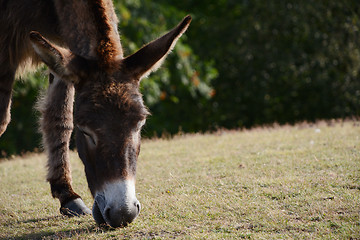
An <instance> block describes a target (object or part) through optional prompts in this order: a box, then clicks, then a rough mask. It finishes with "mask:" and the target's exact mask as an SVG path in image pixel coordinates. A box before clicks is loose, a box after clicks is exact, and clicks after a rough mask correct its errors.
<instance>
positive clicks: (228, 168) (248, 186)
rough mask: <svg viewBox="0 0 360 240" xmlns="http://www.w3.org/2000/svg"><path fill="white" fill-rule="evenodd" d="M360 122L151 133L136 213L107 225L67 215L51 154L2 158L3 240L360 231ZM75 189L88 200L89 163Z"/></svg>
mask: <svg viewBox="0 0 360 240" xmlns="http://www.w3.org/2000/svg"><path fill="white" fill-rule="evenodd" d="M359 125H360V123H359V122H355V121H346V122H342V121H337V122H335V121H332V122H331V121H330V122H319V123H317V124H305V123H303V124H297V125H295V126H281V127H280V126H271V127H264V128H255V129H252V130H242V131H218V132H217V133H213V134H191V135H182V136H176V137H174V138H173V139H170V140H169V139H156V140H154V139H153V140H145V141H143V144H142V149H141V154H140V158H139V161H138V172H137V187H136V188H137V189H136V190H137V197H138V199H139V201H140V202H141V204H142V211H141V213H140V215H139V217H138V218H137V219H136V220H135V221H134V222H133V223H132V224H131V225H129V226H128V227H127V228H123V229H103V228H99V227H97V226H96V224H95V221H94V220H93V219H92V217H91V216H86V217H75V218H67V217H63V216H61V215H60V214H59V203H58V201H57V200H55V199H53V198H52V197H51V194H50V187H49V185H48V183H47V182H46V181H45V176H46V168H45V164H46V158H45V155H43V154H29V155H26V156H23V157H14V158H13V159H11V160H3V161H1V162H0V182H1V189H0V239H62V238H72V239H169V238H170V239H171V238H176V239H239V238H245V239H309V238H311V239H360V218H359V213H360V145H359V143H360V126H359ZM71 161H72V170H73V185H74V189H75V190H76V191H77V192H78V193H79V194H80V195H82V196H83V199H84V201H85V203H86V204H87V205H88V206H89V207H91V206H92V201H93V200H92V198H91V195H90V193H89V191H88V188H87V183H86V179H85V176H84V171H83V165H82V163H81V161H80V160H79V158H78V157H77V154H76V153H75V152H73V153H71Z"/></svg>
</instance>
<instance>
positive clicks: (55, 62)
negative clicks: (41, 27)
mask: <svg viewBox="0 0 360 240" xmlns="http://www.w3.org/2000/svg"><path fill="white" fill-rule="evenodd" d="M30 40H31V44H32V46H33V48H34V50H35V52H36V53H37V55H38V56H39V57H40V58H41V60H42V61H43V62H44V63H45V64H46V65H47V66H48V67H49V68H50V69H51V70H53V71H54V72H55V73H56V74H58V75H59V76H64V75H67V74H68V73H67V69H66V60H65V59H66V57H68V56H70V52H69V51H68V50H66V49H63V48H60V47H55V46H54V45H52V44H51V43H50V42H48V41H47V40H46V39H45V38H44V37H43V36H42V35H41V34H40V33H38V32H35V31H33V32H30Z"/></svg>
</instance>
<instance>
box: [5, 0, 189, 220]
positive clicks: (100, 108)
mask: <svg viewBox="0 0 360 240" xmlns="http://www.w3.org/2000/svg"><path fill="white" fill-rule="evenodd" d="M190 22H191V17H190V16H187V17H185V18H184V19H183V20H182V21H181V22H180V23H179V25H178V26H176V27H175V28H174V29H172V30H171V31H169V32H168V33H167V34H165V35H164V36H162V37H160V38H158V39H157V40H154V41H153V42H151V43H149V44H147V45H145V46H144V47H142V48H141V49H140V50H138V51H137V52H136V53H134V54H132V55H130V56H127V57H124V56H123V50H122V47H121V43H120V37H119V33H118V30H117V24H118V19H117V16H116V14H115V11H114V7H113V3H112V0H77V1H72V0H0V46H1V47H0V136H1V135H2V134H3V133H4V131H5V129H6V127H7V125H8V124H9V122H10V105H11V95H12V86H13V83H14V78H15V74H16V73H19V72H20V70H21V69H23V67H24V66H25V65H27V64H30V65H33V66H34V65H35V66H36V65H37V64H39V63H41V62H44V63H45V64H46V65H47V66H48V68H49V70H50V73H49V87H48V90H47V93H46V96H45V97H44V98H43V99H42V101H41V102H40V104H39V106H40V107H39V109H40V112H41V115H42V117H41V119H40V128H41V131H42V134H43V145H44V148H45V150H46V152H47V158H48V163H47V166H48V174H47V181H48V182H49V183H50V187H51V193H52V196H53V197H54V198H58V199H59V201H60V205H61V207H60V212H61V213H62V214H64V215H70V216H71V215H83V214H91V211H90V209H89V208H87V207H86V206H85V204H84V202H83V201H82V199H81V197H80V196H79V195H78V194H76V193H75V192H74V190H73V189H72V186H71V171H70V163H69V140H70V136H71V134H72V131H73V129H74V128H75V131H76V145H77V149H78V154H79V157H80V158H81V160H82V162H83V163H84V166H85V173H86V178H87V182H88V186H89V189H90V191H91V194H92V196H93V197H94V204H93V208H92V214H93V217H94V219H95V221H96V222H97V224H99V225H101V224H107V225H110V226H112V227H122V226H126V225H127V224H129V223H131V222H132V221H133V220H134V219H135V218H136V217H137V216H138V214H139V212H140V203H139V201H138V200H137V198H136V196H135V173H136V162H137V158H138V155H139V151H140V130H141V128H142V126H143V125H144V124H145V120H146V117H147V115H148V110H147V108H146V107H145V106H144V103H143V100H142V95H141V94H140V92H139V83H140V80H141V79H142V78H144V77H145V76H147V75H148V74H149V73H150V72H151V71H154V70H156V69H157V68H158V67H159V65H160V64H161V63H162V61H163V59H164V58H165V57H166V55H167V54H168V53H169V52H170V51H171V49H172V48H173V47H174V45H175V43H176V41H177V40H178V38H179V37H180V36H181V35H182V34H183V33H184V32H185V31H186V29H187V28H188V26H189V24H190ZM74 102H75V104H74Z"/></svg>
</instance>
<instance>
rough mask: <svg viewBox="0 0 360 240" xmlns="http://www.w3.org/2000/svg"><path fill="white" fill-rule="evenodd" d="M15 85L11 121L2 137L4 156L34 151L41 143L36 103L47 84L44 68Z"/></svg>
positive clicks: (0, 142)
mask: <svg viewBox="0 0 360 240" xmlns="http://www.w3.org/2000/svg"><path fill="white" fill-rule="evenodd" d="M25 79H26V80H25ZM14 85H15V86H14V91H13V99H12V108H11V122H10V124H9V126H8V128H7V130H6V132H5V133H4V134H3V135H2V136H1V138H0V149H1V153H0V155H1V156H3V157H6V156H9V155H11V154H14V153H21V152H26V151H33V150H34V149H35V148H38V147H39V146H40V143H41V139H40V137H41V135H40V133H39V131H38V123H37V121H38V117H39V114H38V113H37V112H36V111H35V109H34V104H35V102H36V100H37V97H38V95H39V91H41V89H44V88H45V87H46V85H47V81H46V76H45V73H44V69H41V70H39V71H38V72H36V73H34V74H29V75H27V76H26V77H25V78H24V79H19V80H17V81H16V82H15V84H14Z"/></svg>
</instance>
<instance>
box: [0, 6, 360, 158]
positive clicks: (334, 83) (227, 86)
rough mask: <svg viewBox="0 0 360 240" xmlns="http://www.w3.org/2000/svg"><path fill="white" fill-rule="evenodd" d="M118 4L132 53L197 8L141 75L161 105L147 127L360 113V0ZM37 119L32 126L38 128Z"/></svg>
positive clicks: (205, 126)
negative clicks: (161, 59) (158, 62)
mask: <svg viewBox="0 0 360 240" xmlns="http://www.w3.org/2000/svg"><path fill="white" fill-rule="evenodd" d="M114 5H115V7H116V10H117V13H118V16H119V19H120V24H119V30H120V33H121V40H122V44H123V47H124V51H125V55H129V54H131V53H133V52H135V51H136V50H137V49H139V48H140V47H141V46H143V45H144V44H146V43H147V42H149V41H152V40H153V39H155V38H157V37H159V36H161V34H163V33H165V32H166V31H167V30H169V29H171V28H172V27H173V26H175V25H176V24H177V23H178V22H179V21H180V20H181V19H182V18H183V17H184V16H185V15H187V14H191V15H192V17H193V21H192V23H191V25H190V28H189V29H188V31H187V32H186V34H185V35H184V36H183V37H182V38H181V39H180V40H179V42H178V44H177V45H176V47H175V49H174V50H173V52H172V53H171V54H170V56H169V57H168V58H167V60H166V61H165V63H164V65H163V66H162V67H161V68H160V69H159V70H158V71H157V72H156V73H154V74H151V75H150V76H149V77H148V78H147V79H144V80H143V81H142V83H141V91H142V93H143V95H144V100H145V103H146V105H147V106H148V107H149V109H150V111H151V112H152V116H150V118H149V120H148V122H147V125H146V127H145V131H144V134H145V135H147V136H152V135H154V134H155V135H160V134H161V133H162V132H167V133H171V134H172V133H176V132H178V131H179V130H181V131H185V132H196V131H206V130H213V129H216V128H218V127H225V128H239V127H240V128H242V127H251V126H254V125H260V124H265V123H271V122H279V123H287V122H289V123H294V122H296V121H301V120H310V121H313V120H316V119H330V118H345V117H352V116H357V115H359V113H360V98H359V97H360V81H359V73H360V45H359V39H360V34H359V29H360V19H359V15H360V5H359V4H358V1H357V0H344V1H314V0H304V1H300V2H299V1H293V0H287V1H282V2H276V1H264V0H254V1H247V0H241V1H239V0H226V1H225V0H219V1H210V2H209V1H204V0H199V1H196V2H194V1H190V0H183V1H178V2H175V1H167V0H158V1H150V0H125V1H114ZM39 81H40V82H41V81H43V80H39ZM18 85H19V86H18ZM30 85H31V84H30ZM39 85H42V84H39ZM33 86H34V87H37V86H35V85H33ZM18 88H19V89H27V90H26V91H29V95H26V96H25V95H24V98H26V100H25V99H21V98H18V97H20V96H15V98H14V103H15V102H17V101H21V102H25V103H26V104H29V106H27V107H24V109H27V110H22V108H16V106H15V108H14V109H13V111H12V112H13V121H17V122H18V123H12V124H13V125H11V126H10V129H9V130H8V131H10V133H9V132H8V133H6V135H5V136H3V137H2V138H1V139H0V146H1V150H5V151H10V150H7V148H6V147H4V145H6V146H9V147H10V148H11V149H14V150H11V151H10V152H12V151H15V149H16V151H21V150H22V149H31V148H28V147H25V145H26V144H25V143H24V144H23V145H24V146H21V145H18V146H16V147H14V146H13V144H12V143H13V142H15V139H20V138H23V137H25V135H24V134H25V132H17V131H18V130H16V129H19V128H20V127H19V126H25V125H24V124H23V123H22V121H28V122H29V121H30V119H28V118H29V117H30V116H34V114H33V112H31V110H30V104H32V103H31V102H32V101H33V100H34V99H35V95H36V94H35V93H36V91H35V88H34V89H33V90H30V88H31V86H29V87H25V85H24V84H23V83H19V84H17V86H15V89H16V90H15V92H16V91H20V92H21V91H22V90H19V89H18ZM24 100H25V101H24ZM25 103H24V104H25ZM26 111H28V112H26ZM29 111H30V112H31V114H29ZM22 119H25V120H22ZM31 121H32V125H35V120H31ZM20 123H21V124H20ZM30 125H31V124H30ZM30 125H29V127H27V128H26V129H29V130H30V129H36V128H34V127H30ZM13 128H14V130H11V129H13ZM33 132H35V130H33ZM26 134H30V135H32V133H28V132H27V133H26ZM10 135H11V136H10ZM7 136H10V138H11V139H13V140H11V141H8V140H7ZM20 136H21V137H20ZM35 136H37V137H38V135H35ZM29 138H30V139H29V140H26V141H29V142H30V143H31V144H32V146H33V147H34V146H36V145H37V144H38V142H39V140H36V141H35V140H34V139H35V138H36V137H35V138H33V137H32V136H31V137H30V136H29ZM16 141H19V140H16ZM24 141H25V140H24ZM4 142H5V143H4ZM10 145H11V146H10ZM29 146H30V145H29Z"/></svg>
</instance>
